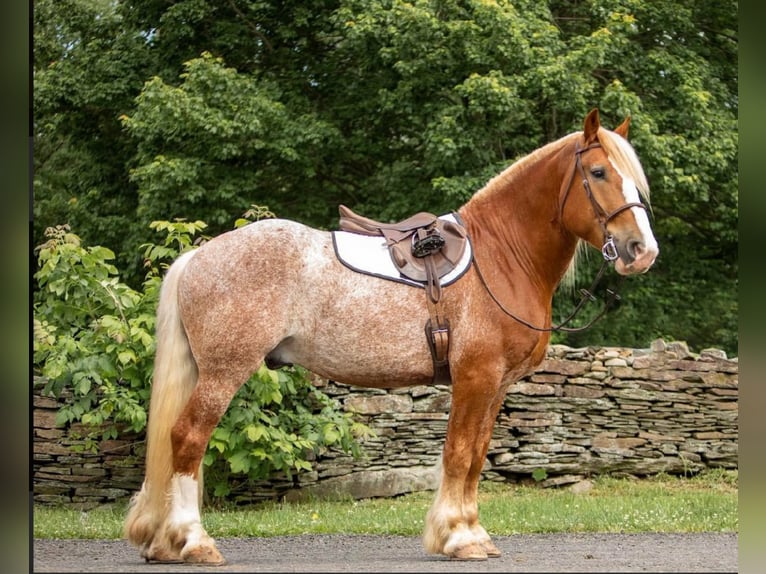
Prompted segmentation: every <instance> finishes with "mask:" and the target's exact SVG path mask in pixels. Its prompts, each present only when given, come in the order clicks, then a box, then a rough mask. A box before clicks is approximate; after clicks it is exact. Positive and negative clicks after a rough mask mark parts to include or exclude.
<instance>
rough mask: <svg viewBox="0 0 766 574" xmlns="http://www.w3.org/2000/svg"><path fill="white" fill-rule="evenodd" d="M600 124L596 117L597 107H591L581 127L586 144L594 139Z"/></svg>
mask: <svg viewBox="0 0 766 574" xmlns="http://www.w3.org/2000/svg"><path fill="white" fill-rule="evenodd" d="M600 126H601V122H600V121H599V119H598V108H593V109H592V110H591V111H590V113H589V114H588V116H587V117H586V118H585V126H584V127H583V136H584V137H585V145H586V146H588V145H590V144H592V143H593V142H594V141H596V134H597V133H598V128H599V127H600Z"/></svg>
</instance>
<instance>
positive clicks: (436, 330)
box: [338, 205, 468, 384]
mask: <svg viewBox="0 0 766 574" xmlns="http://www.w3.org/2000/svg"><path fill="white" fill-rule="evenodd" d="M338 210H339V212H340V223H339V226H340V229H341V230H342V231H350V232H352V233H360V234H362V235H373V236H378V235H379V236H381V237H383V238H385V240H386V245H387V246H388V251H389V254H390V256H391V260H392V261H393V263H394V266H395V267H396V268H397V269H398V271H399V273H401V274H402V275H403V276H405V277H407V278H409V279H412V280H414V281H419V282H422V283H423V286H424V288H425V291H426V302H427V304H428V310H429V319H428V321H427V322H426V325H425V334H426V339H427V341H428V346H429V349H430V350H431V358H432V360H433V363H434V383H435V384H449V383H450V382H451V376H450V372H449V320H448V319H447V318H446V317H444V316H443V312H442V309H441V305H440V301H441V294H442V287H441V282H440V279H441V277H443V276H444V275H446V274H447V273H449V272H450V271H452V270H453V269H455V267H456V266H457V264H458V262H459V261H460V258H461V257H462V256H463V253H464V252H465V249H466V245H467V243H468V234H467V233H466V230H465V228H464V227H463V226H462V225H460V224H458V223H455V222H452V221H445V220H442V219H439V218H438V217H437V216H436V215H433V214H432V213H426V212H421V213H417V214H415V215H413V216H411V217H408V218H407V219H405V220H403V221H400V222H397V223H381V222H379V221H374V220H372V219H368V218H367V217H363V216H361V215H358V214H356V213H354V212H353V211H351V210H350V209H349V208H348V207H346V206H345V205H341V206H339V208H338Z"/></svg>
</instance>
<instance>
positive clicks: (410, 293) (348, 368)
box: [277, 262, 432, 388]
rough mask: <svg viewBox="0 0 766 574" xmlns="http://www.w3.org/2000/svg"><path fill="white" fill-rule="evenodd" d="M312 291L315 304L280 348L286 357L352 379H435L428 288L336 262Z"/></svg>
mask: <svg viewBox="0 0 766 574" xmlns="http://www.w3.org/2000/svg"><path fill="white" fill-rule="evenodd" d="M319 283H321V284H322V286H321V288H320V285H319ZM312 292H313V296H309V297H308V298H307V300H306V304H307V305H309V306H310V308H309V309H304V313H303V314H302V316H301V318H300V319H297V320H296V322H295V329H294V332H293V334H292V335H291V336H290V337H289V338H287V339H286V340H285V341H284V342H283V344H282V345H280V347H281V348H278V349H277V352H278V353H279V354H280V355H281V357H282V358H283V359H291V360H290V361H289V362H292V363H295V364H299V365H302V366H304V367H306V368H307V369H309V370H311V371H312V372H314V373H317V374H318V375H321V376H323V377H326V378H329V379H332V380H335V381H338V382H342V383H347V384H352V385H360V386H368V387H389V388H392V387H400V386H407V385H415V384H423V383H426V382H429V381H430V380H431V377H432V362H431V355H430V352H429V350H428V344H427V341H426V336H425V331H424V328H425V323H426V321H427V320H428V312H427V310H426V306H425V292H424V291H423V290H421V289H418V288H416V287H410V286H406V285H402V284H399V283H395V282H392V281H387V280H384V279H378V278H374V277H369V276H364V275H359V274H358V273H355V272H353V271H350V270H348V269H346V268H345V267H343V266H342V265H340V264H338V263H337V262H333V264H332V265H330V266H329V268H328V269H325V270H324V272H323V273H322V279H321V281H320V280H319V279H317V282H316V283H315V284H314V289H313V290H312Z"/></svg>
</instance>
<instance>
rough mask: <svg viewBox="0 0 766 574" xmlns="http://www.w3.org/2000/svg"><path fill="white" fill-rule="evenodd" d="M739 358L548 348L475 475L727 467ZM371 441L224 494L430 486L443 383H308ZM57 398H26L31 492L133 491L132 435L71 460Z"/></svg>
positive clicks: (558, 476) (70, 496) (442, 429)
mask: <svg viewBox="0 0 766 574" xmlns="http://www.w3.org/2000/svg"><path fill="white" fill-rule="evenodd" d="M738 367H739V365H738V361H737V359H728V358H727V357H726V355H725V354H724V353H723V352H722V351H719V350H716V349H708V350H704V351H702V352H701V353H700V354H692V353H690V352H689V350H688V349H687V348H686V346H685V345H684V344H683V343H678V342H674V343H670V344H666V343H665V342H664V341H662V340H658V341H655V342H654V343H653V344H652V346H651V348H649V349H625V348H611V347H599V348H593V347H589V348H582V349H573V348H570V347H565V346H561V345H553V346H551V347H550V348H549V350H548V355H547V358H546V360H545V361H544V362H543V364H542V365H541V366H540V368H539V369H537V371H536V372H535V373H533V374H532V375H530V376H528V377H525V378H524V379H522V380H520V381H519V382H517V383H515V384H513V385H512V386H511V387H510V388H509V390H508V395H507V397H506V400H505V403H504V405H503V407H502V409H501V412H500V414H499V416H498V418H497V421H496V425H495V430H494V433H493V438H492V441H491V443H490V447H489V452H488V455H487V460H486V463H485V467H484V471H483V473H484V477H483V478H484V479H485V480H494V481H506V480H507V481H518V480H525V479H530V477H531V476H533V474H534V476H535V477H536V478H538V479H540V478H542V480H543V485H545V486H556V485H563V484H568V483H573V482H577V481H580V480H582V479H583V478H585V477H588V476H592V475H595V474H603V473H609V474H617V475H624V474H629V475H637V476H642V475H651V474H657V473H661V472H668V473H694V472H697V471H699V470H701V469H704V468H712V467H723V468H737V465H738V459H737V447H738V373H739V368H738ZM317 385H318V386H320V387H321V389H322V391H323V392H325V393H326V394H328V395H330V396H332V397H334V398H336V399H337V400H338V401H339V403H340V404H341V405H342V407H343V408H344V409H346V410H353V411H354V412H355V413H357V417H358V418H359V420H361V421H362V422H365V423H366V424H368V425H369V426H370V427H371V428H372V429H373V430H374V431H375V436H374V437H372V438H369V439H367V440H365V442H364V445H363V446H364V455H363V456H362V458H360V459H354V458H353V457H351V456H348V455H345V454H343V453H339V452H334V451H331V452H328V453H325V454H323V455H322V456H320V457H318V458H317V459H316V460H314V461H313V465H314V470H312V471H311V472H307V473H302V474H300V475H298V476H297V477H294V478H293V480H286V479H285V478H284V477H281V478H280V477H276V478H274V479H273V480H270V481H263V482H260V483H257V484H248V485H239V487H235V488H234V493H233V495H232V499H233V500H235V501H236V502H239V503H250V502H257V501H259V500H264V499H270V498H279V497H284V498H286V499H288V500H297V499H301V498H305V497H307V496H332V495H342V496H352V497H356V498H366V497H371V496H393V495H397V494H402V493H406V492H411V491H417V490H426V489H431V488H434V487H435V486H436V480H437V477H438V465H439V460H440V454H441V449H442V446H443V443H444V436H445V433H446V429H447V419H448V416H449V408H450V401H451V394H450V388H449V387H447V386H418V387H410V388H405V389H396V390H391V391H385V390H380V389H362V388H356V387H349V386H346V385H340V384H336V383H333V382H327V381H318V382H317ZM55 409H56V402H55V401H53V400H52V399H50V398H43V397H35V412H34V424H35V429H34V489H35V500H36V502H39V503H61V502H63V503H68V504H76V505H80V506H94V505H98V504H103V503H107V502H112V501H115V500H121V499H124V498H125V497H127V496H129V495H130V494H131V493H132V492H134V491H135V490H137V489H138V487H139V486H140V483H141V479H142V475H143V469H142V462H143V443H142V442H141V439H142V437H140V436H135V435H127V434H126V435H125V436H121V437H120V438H119V440H113V441H104V442H103V443H101V444H100V445H99V452H98V453H85V452H73V451H72V447H73V446H74V447H76V446H79V445H81V444H82V441H80V440H78V439H77V438H76V436H74V437H73V431H75V433H76V431H77V428H75V429H57V428H55V424H53V417H54V416H55Z"/></svg>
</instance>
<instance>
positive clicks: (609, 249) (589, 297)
mask: <svg viewBox="0 0 766 574" xmlns="http://www.w3.org/2000/svg"><path fill="white" fill-rule="evenodd" d="M598 147H601V144H600V143H598V142H596V143H592V144H590V145H589V146H587V147H584V148H581V147H580V143H579V142H577V143H576V144H575V165H574V169H572V171H571V173H570V174H569V177H568V178H567V179H566V180H565V182H564V183H563V184H562V186H561V192H560V193H559V196H560V197H561V200H560V201H559V223H560V224H562V225H563V220H564V219H563V218H564V204H565V203H566V201H567V198H568V197H569V191H570V190H571V189H572V182H573V181H574V176H575V173H577V172H580V177H581V178H582V186H583V189H584V190H585V195H586V196H587V197H588V199H589V200H590V203H591V205H592V206H593V211H594V212H595V213H596V218H597V219H598V224H599V226H600V227H601V232H602V233H603V236H604V244H603V245H602V246H601V254H602V255H603V256H604V261H603V262H602V264H601V268H600V269H599V270H598V273H597V274H596V277H595V278H594V279H593V282H592V283H591V285H590V287H589V288H588V289H580V295H581V299H580V301H579V303H577V305H576V306H575V308H574V310H572V312H571V313H570V314H569V315H568V316H567V317H566V319H564V320H563V321H561V323H559V324H558V325H554V326H552V327H537V326H535V325H533V324H531V323H529V322H528V321H525V320H524V319H522V318H521V317H519V316H517V315H516V314H515V313H511V312H510V311H509V310H508V309H506V308H505V306H504V305H503V304H502V303H501V302H500V301H498V299H497V297H495V294H494V293H492V290H491V289H490V288H489V285H488V284H487V281H486V280H485V279H484V276H483V275H482V273H481V269H479V265H478V263H477V261H476V253H475V252H474V254H473V265H474V267H475V268H476V272H477V274H478V275H479V279H480V280H481V283H482V284H483V285H484V288H485V289H486V290H487V293H489V296H490V297H491V298H492V300H493V301H494V302H495V304H496V305H497V306H498V307H500V310H501V311H503V313H505V314H506V315H508V316H509V317H511V318H512V319H514V320H516V321H518V322H519V323H521V324H522V325H526V326H527V327H529V328H530V329H532V330H534V331H563V332H566V333H578V332H580V331H584V330H586V329H588V328H589V327H590V326H591V325H593V323H595V322H596V321H598V320H599V319H600V318H601V317H603V316H604V315H605V314H606V312H607V311H608V310H609V308H610V307H611V306H612V304H613V303H614V302H615V301H619V299H620V295H619V294H618V293H617V291H616V289H615V290H612V289H607V290H606V295H607V296H606V301H605V302H604V306H603V308H602V309H601V311H600V312H599V313H598V314H597V315H596V316H595V317H593V319H591V320H590V321H588V323H587V324H586V325H583V326H582V327H566V326H565V325H566V324H567V323H569V322H570V321H571V320H572V319H574V317H575V315H577V313H579V312H580V310H581V309H582V308H583V305H585V303H586V302H588V301H596V296H595V295H593V292H594V291H595V289H596V287H597V285H598V283H599V282H600V281H601V278H602V277H603V275H604V272H605V271H606V268H607V266H608V264H609V263H610V262H612V261H615V260H616V259H617V258H618V257H619V256H620V255H619V253H618V252H617V246H616V245H615V244H614V237H613V236H612V234H611V233H609V231H608V230H607V228H606V226H607V224H608V223H609V222H610V221H611V220H612V219H614V218H615V217H617V216H618V215H619V214H620V213H622V212H623V211H625V210H627V209H630V208H631V207H640V208H642V209H646V206H645V205H644V204H643V203H638V202H631V203H625V204H623V205H621V206H620V207H618V208H617V209H615V210H613V211H611V212H607V211H606V210H605V209H604V208H603V207H601V204H599V202H598V201H597V200H596V198H595V197H594V196H593V191H592V190H591V187H590V181H589V180H588V176H587V174H586V173H585V169H584V168H583V166H582V159H581V156H582V154H583V153H585V152H586V151H588V150H591V149H594V148H598ZM623 279H624V276H623V277H620V280H619V282H618V286H619V284H621V283H622V281H623Z"/></svg>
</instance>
